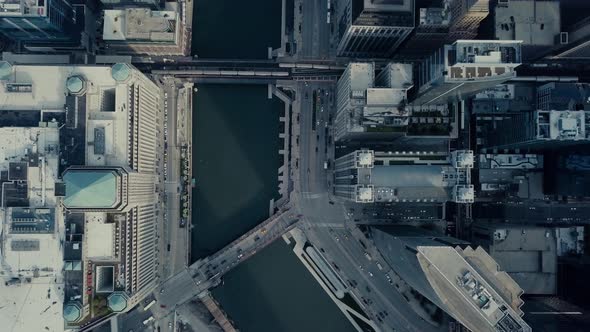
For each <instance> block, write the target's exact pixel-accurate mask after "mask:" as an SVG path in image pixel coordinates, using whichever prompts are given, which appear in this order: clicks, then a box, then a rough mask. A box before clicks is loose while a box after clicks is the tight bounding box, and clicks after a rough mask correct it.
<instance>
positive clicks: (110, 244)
mask: <svg viewBox="0 0 590 332" xmlns="http://www.w3.org/2000/svg"><path fill="white" fill-rule="evenodd" d="M2 68H3V71H2V73H1V74H2V75H1V77H0V79H2V81H3V82H2V83H3V84H4V85H5V86H6V87H7V88H6V89H2V91H0V95H2V99H3V100H4V102H5V103H6V105H10V108H11V109H13V110H20V111H26V110H39V109H48V110H52V112H57V113H58V114H62V115H63V116H62V118H61V120H57V121H60V122H59V124H56V126H57V125H59V127H60V139H61V142H63V144H62V145H60V159H59V165H60V167H65V168H66V170H65V172H63V176H62V179H63V182H61V183H58V184H56V185H55V187H56V189H55V190H56V195H57V196H59V198H60V200H61V206H63V207H64V208H65V209H66V210H67V211H66V214H67V215H68V216H69V215H72V214H78V215H79V214H83V216H82V217H81V221H80V224H81V225H80V226H79V227H82V229H83V230H84V234H83V235H82V236H80V237H79V238H78V240H77V242H76V243H75V245H76V246H78V247H83V248H84V251H83V253H82V254H81V255H80V257H78V258H77V259H76V261H77V263H76V264H77V267H76V268H77V269H78V271H81V272H79V273H83V274H84V276H85V277H84V278H83V279H82V278H79V282H78V281H75V280H78V279H68V282H67V284H66V285H65V286H64V288H65V289H66V294H68V295H67V296H66V301H67V302H68V303H67V304H66V306H65V307H64V316H66V317H69V318H66V319H72V320H75V321H80V320H83V319H84V318H85V313H84V312H80V313H78V310H76V308H77V307H78V306H79V307H82V308H83V307H84V306H87V305H89V303H90V302H89V301H90V299H91V298H92V296H93V295H94V292H101V293H104V292H113V291H114V292H115V293H116V292H124V293H125V295H124V296H116V297H115V298H117V299H119V300H120V299H122V298H124V299H125V302H126V303H125V304H124V305H121V304H122V303H121V302H118V303H117V306H116V310H122V311H124V310H128V309H131V308H133V307H134V306H135V305H136V304H137V303H139V301H141V300H142V299H143V298H144V297H145V296H146V295H147V294H149V293H150V292H152V291H153V288H154V287H155V286H156V262H157V260H156V226H157V222H156V217H157V209H158V206H157V202H158V201H157V194H156V185H157V183H158V181H159V179H158V177H157V176H156V174H157V173H156V163H157V158H158V131H159V130H161V129H160V128H159V126H160V125H159V124H158V123H161V120H159V118H161V117H163V115H162V112H161V111H160V110H161V104H162V101H161V100H162V96H161V95H162V91H161V90H160V88H159V87H158V86H157V85H156V84H155V83H154V82H152V81H151V80H150V79H149V78H148V77H146V76H145V75H144V74H142V73H141V72H140V71H139V70H137V69H135V68H134V67H132V66H131V65H129V64H125V63H118V64H115V65H113V66H91V65H81V66H78V65H30V66H29V65H11V64H9V63H3V64H2ZM48 77H49V78H51V79H47V78H48ZM58 176H59V175H58ZM59 188H62V189H59ZM62 197H63V198H62ZM56 228H58V229H63V228H64V227H63V225H62V226H61V227H56ZM70 260H71V259H70ZM73 273H75V272H73ZM99 279H100V280H99ZM72 283H75V284H72ZM99 286H100V287H99ZM115 293H113V294H115ZM73 297H75V298H76V301H73V302H71V303H70V299H71V298H73ZM78 301H79V303H77V302H78ZM112 310H115V309H112ZM72 312H77V314H75V315H74V314H72V315H70V314H71V313H72Z"/></svg>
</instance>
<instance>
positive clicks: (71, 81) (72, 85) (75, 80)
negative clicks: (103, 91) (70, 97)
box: [66, 76, 86, 94]
mask: <svg viewBox="0 0 590 332" xmlns="http://www.w3.org/2000/svg"><path fill="white" fill-rule="evenodd" d="M66 89H68V91H69V92H70V93H72V94H81V93H83V92H84V90H85V89H86V82H85V81H84V79H83V78H82V77H80V76H70V77H68V79H67V80H66Z"/></svg>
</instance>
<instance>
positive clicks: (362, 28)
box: [335, 0, 414, 58]
mask: <svg viewBox="0 0 590 332" xmlns="http://www.w3.org/2000/svg"><path fill="white" fill-rule="evenodd" d="M335 25H336V29H337V30H336V33H337V34H338V40H339V44H338V51H337V52H338V55H339V56H343V57H353V58H377V57H388V56H390V55H391V54H392V53H393V52H394V51H395V50H396V49H397V48H398V46H399V45H400V44H401V43H402V42H403V41H404V40H405V39H406V37H407V36H408V35H409V34H410V32H411V31H412V29H413V28H414V0H348V1H345V2H343V3H342V4H340V3H339V4H338V13H337V15H336V22H335Z"/></svg>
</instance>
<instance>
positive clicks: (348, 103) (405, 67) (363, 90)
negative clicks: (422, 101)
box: [334, 63, 412, 141]
mask: <svg viewBox="0 0 590 332" xmlns="http://www.w3.org/2000/svg"><path fill="white" fill-rule="evenodd" d="M411 87H412V66H411V65H409V64H399V63H391V64H389V65H387V66H386V67H385V68H384V69H383V70H382V71H381V73H380V74H379V75H378V76H377V77H376V78H375V68H374V64H373V63H350V64H349V65H348V66H347V68H346V70H345V72H344V74H342V76H341V78H340V79H339V80H338V84H337V100H336V102H337V112H336V119H335V134H334V140H336V141H339V140H344V139H351V138H355V139H359V138H375V137H384V136H392V135H394V136H395V135H401V134H403V133H404V128H405V127H406V126H407V125H408V115H409V113H408V112H407V111H406V110H405V109H404V105H405V104H407V91H408V90H409V89H410V88H411Z"/></svg>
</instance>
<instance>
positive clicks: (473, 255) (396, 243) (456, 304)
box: [370, 226, 531, 332]
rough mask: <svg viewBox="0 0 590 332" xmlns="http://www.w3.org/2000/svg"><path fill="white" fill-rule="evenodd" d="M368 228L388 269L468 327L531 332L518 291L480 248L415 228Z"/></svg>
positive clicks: (515, 285)
mask: <svg viewBox="0 0 590 332" xmlns="http://www.w3.org/2000/svg"><path fill="white" fill-rule="evenodd" d="M370 232H371V235H372V239H373V241H374V243H375V245H376V247H377V249H378V250H379V251H380V253H381V255H382V256H383V258H384V259H385V261H386V262H387V264H388V265H389V268H391V269H392V270H393V271H394V272H395V273H396V274H397V275H398V276H399V277H400V278H401V279H403V280H404V281H405V282H406V283H407V284H408V285H409V286H410V287H412V288H413V289H414V290H415V291H416V292H418V293H419V294H421V295H422V296H424V297H425V298H426V299H428V300H429V301H430V302H432V303H433V304H435V305H436V306H437V307H439V308H440V309H442V310H444V311H445V312H447V313H448V314H449V315H450V316H451V317H453V318H455V319H456V320H457V321H459V322H460V323H461V324H463V325H464V326H465V327H467V328H468V329H470V330H471V331H482V332H487V331H489V332H497V331H519V332H528V331H531V328H530V327H529V326H528V325H527V323H526V322H525V321H524V320H523V319H522V318H521V316H522V315H523V312H522V310H521V309H520V307H521V305H522V304H523V302H522V300H521V299H520V295H521V294H522V289H521V288H520V287H519V286H518V284H517V283H516V282H514V280H512V278H510V276H509V275H508V274H507V273H506V272H504V271H502V270H500V269H499V268H498V264H497V263H496V262H495V261H494V259H493V258H492V257H490V255H488V254H487V253H486V252H485V250H483V249H482V248H481V247H478V248H477V249H473V248H471V247H469V246H468V243H466V242H464V241H460V240H457V239H454V238H451V237H445V236H437V235H434V234H431V233H429V232H427V231H425V230H424V229H421V228H416V227H395V226H389V227H373V228H371V230H370Z"/></svg>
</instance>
